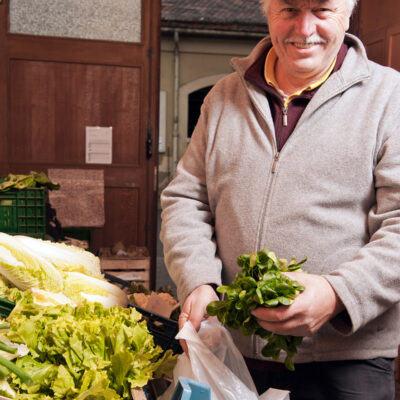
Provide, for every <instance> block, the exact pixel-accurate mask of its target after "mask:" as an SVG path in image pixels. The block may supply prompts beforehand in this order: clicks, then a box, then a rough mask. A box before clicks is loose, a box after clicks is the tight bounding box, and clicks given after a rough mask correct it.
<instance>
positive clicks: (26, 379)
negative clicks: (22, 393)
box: [0, 355, 32, 385]
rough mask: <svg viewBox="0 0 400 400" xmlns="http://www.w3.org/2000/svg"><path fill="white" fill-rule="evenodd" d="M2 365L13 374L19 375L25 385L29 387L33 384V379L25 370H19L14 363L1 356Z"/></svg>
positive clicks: (0, 363) (0, 362)
mask: <svg viewBox="0 0 400 400" xmlns="http://www.w3.org/2000/svg"><path fill="white" fill-rule="evenodd" d="M0 365H2V366H3V367H6V368H7V369H9V370H10V371H11V372H14V374H15V375H17V376H18V377H19V378H20V379H21V381H22V382H23V383H25V384H27V385H30V384H31V383H32V378H31V377H30V376H29V375H28V374H27V373H26V372H25V371H24V370H23V369H21V368H19V367H18V366H17V365H15V364H14V363H13V362H11V361H10V360H7V359H6V358H4V357H3V356H2V355H0Z"/></svg>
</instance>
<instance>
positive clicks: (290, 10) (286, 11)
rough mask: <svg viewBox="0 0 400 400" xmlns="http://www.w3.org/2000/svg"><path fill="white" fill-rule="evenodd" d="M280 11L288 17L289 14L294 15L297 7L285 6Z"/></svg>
mask: <svg viewBox="0 0 400 400" xmlns="http://www.w3.org/2000/svg"><path fill="white" fill-rule="evenodd" d="M281 12H282V14H283V15H284V16H287V17H290V16H293V15H296V13H297V12H298V10H297V8H294V7H286V8H284V9H282V11H281Z"/></svg>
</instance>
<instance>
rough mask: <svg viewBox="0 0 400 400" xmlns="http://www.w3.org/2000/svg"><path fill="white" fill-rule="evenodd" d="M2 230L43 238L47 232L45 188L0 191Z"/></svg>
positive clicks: (10, 233)
mask: <svg viewBox="0 0 400 400" xmlns="http://www.w3.org/2000/svg"><path fill="white" fill-rule="evenodd" d="M0 232H5V233H8V234H9V235H26V236H32V237H36V238H41V239H43V238H44V236H45V233H46V191H45V189H44V188H26V189H22V190H9V191H7V192H0Z"/></svg>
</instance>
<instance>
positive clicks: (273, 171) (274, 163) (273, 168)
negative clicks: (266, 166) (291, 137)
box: [271, 153, 279, 174]
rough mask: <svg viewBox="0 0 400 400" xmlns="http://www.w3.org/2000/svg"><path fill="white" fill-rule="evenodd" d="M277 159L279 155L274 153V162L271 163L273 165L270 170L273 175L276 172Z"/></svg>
mask: <svg viewBox="0 0 400 400" xmlns="http://www.w3.org/2000/svg"><path fill="white" fill-rule="evenodd" d="M278 158H279V153H276V154H275V155H274V161H273V163H272V169H271V172H272V173H273V174H274V173H275V170H276V164H278Z"/></svg>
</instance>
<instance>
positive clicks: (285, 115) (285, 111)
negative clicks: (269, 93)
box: [282, 105, 288, 126]
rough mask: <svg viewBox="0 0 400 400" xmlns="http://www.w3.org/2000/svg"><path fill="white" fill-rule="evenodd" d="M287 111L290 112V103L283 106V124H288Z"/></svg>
mask: <svg viewBox="0 0 400 400" xmlns="http://www.w3.org/2000/svg"><path fill="white" fill-rule="evenodd" d="M287 112H288V105H286V106H284V107H283V108H282V125H283V126H287V123H288V120H287Z"/></svg>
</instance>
